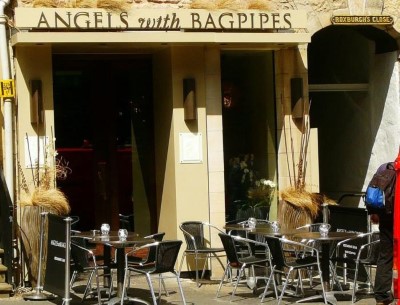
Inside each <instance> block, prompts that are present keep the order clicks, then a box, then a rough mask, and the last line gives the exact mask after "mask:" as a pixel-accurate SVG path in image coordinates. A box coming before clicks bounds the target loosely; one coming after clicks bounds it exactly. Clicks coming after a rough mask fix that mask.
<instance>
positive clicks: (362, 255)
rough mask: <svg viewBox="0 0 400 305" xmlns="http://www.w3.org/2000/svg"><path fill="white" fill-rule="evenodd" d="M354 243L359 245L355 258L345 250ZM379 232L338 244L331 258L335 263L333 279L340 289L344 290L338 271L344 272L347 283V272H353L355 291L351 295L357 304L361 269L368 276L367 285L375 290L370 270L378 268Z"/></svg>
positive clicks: (353, 301)
mask: <svg viewBox="0 0 400 305" xmlns="http://www.w3.org/2000/svg"><path fill="white" fill-rule="evenodd" d="M352 242H356V243H357V244H359V249H358V251H357V254H356V255H355V256H353V257H350V256H347V255H346V253H345V249H346V248H347V249H348V248H349V246H350V247H351V245H349V244H351V243H352ZM379 245H380V243H379V232H368V233H360V234H359V235H357V237H356V238H353V239H346V240H343V241H340V242H338V244H337V246H336V251H335V255H333V256H332V257H331V262H332V263H333V278H334V280H335V282H336V283H337V284H338V286H339V288H340V289H341V290H343V288H342V283H341V282H340V281H339V280H338V275H337V271H338V270H340V269H341V270H342V271H343V273H344V274H343V279H344V280H345V281H347V275H348V274H347V272H348V271H352V272H354V273H353V277H354V279H353V287H352V288H353V289H352V294H351V301H352V303H355V302H356V300H357V298H356V293H357V288H358V285H357V283H358V280H359V278H358V275H359V270H360V267H362V268H364V270H365V272H366V276H367V279H366V280H367V283H368V284H369V285H370V286H371V287H372V288H373V281H372V276H371V274H370V272H369V271H370V270H369V269H370V268H376V264H377V261H378V256H379Z"/></svg>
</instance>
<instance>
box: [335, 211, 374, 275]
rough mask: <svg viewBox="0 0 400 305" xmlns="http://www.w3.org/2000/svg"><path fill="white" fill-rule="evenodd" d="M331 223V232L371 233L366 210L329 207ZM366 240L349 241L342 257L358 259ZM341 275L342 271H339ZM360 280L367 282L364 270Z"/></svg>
mask: <svg viewBox="0 0 400 305" xmlns="http://www.w3.org/2000/svg"><path fill="white" fill-rule="evenodd" d="M328 208H329V223H330V224H331V226H332V227H331V231H342V232H345V231H346V232H359V233H366V232H369V222H368V213H367V210H366V209H365V208H354V207H343V206H340V205H329V206H328ZM362 243H365V240H361V241H360V240H357V239H356V240H354V241H349V242H347V243H346V244H344V245H343V247H342V250H343V252H342V253H339V255H340V256H344V255H345V256H346V257H349V258H356V257H357V253H358V250H359V249H360V247H361V245H362ZM337 271H338V273H339V274H341V270H337ZM348 277H349V278H354V277H353V272H349V274H348ZM358 279H359V280H362V281H363V280H366V273H365V270H364V269H363V268H361V269H360V270H359V275H358Z"/></svg>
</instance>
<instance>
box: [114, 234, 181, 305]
mask: <svg viewBox="0 0 400 305" xmlns="http://www.w3.org/2000/svg"><path fill="white" fill-rule="evenodd" d="M181 245H182V241H181V240H170V241H158V242H155V243H151V244H147V245H144V246H142V247H139V248H137V249H134V250H132V251H139V250H142V249H146V248H148V249H149V252H150V249H154V250H155V258H156V259H155V261H154V262H147V263H143V264H138V265H136V266H133V265H131V264H129V263H128V260H126V262H125V278H124V288H123V291H122V295H123V298H122V299H121V305H123V303H124V297H125V295H126V290H127V282H128V278H129V277H130V276H131V273H132V272H136V273H140V274H144V275H145V276H146V279H147V283H148V284H149V288H150V293H151V297H152V299H153V304H154V305H157V299H156V296H155V293H154V288H153V284H152V281H151V275H152V274H158V280H159V281H158V282H159V298H161V283H162V280H163V278H166V277H174V278H176V280H177V282H178V287H179V291H180V294H181V298H182V301H183V304H184V305H186V300H185V295H184V294H183V289H182V285H181V281H180V277H179V273H178V272H176V270H175V263H176V259H177V258H178V253H179V250H180V248H181ZM128 256H129V252H128V253H127V254H126V257H128ZM166 273H168V274H170V275H169V276H165V274H166Z"/></svg>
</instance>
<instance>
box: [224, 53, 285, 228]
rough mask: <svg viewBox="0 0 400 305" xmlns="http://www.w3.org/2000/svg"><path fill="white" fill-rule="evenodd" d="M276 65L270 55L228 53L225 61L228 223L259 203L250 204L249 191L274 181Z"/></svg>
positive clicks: (264, 212)
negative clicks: (263, 180)
mask: <svg viewBox="0 0 400 305" xmlns="http://www.w3.org/2000/svg"><path fill="white" fill-rule="evenodd" d="M273 62H274V57H273V52H272V51H260V52H259V51H247V52H243V51H230V52H225V53H223V54H222V57H221V76H222V97H223V100H222V117H223V137H224V162H225V190H226V192H225V194H226V199H225V205H226V206H225V209H226V213H227V220H229V221H233V220H235V219H239V218H242V217H243V218H245V217H248V212H249V204H250V205H251V204H252V203H253V202H255V200H256V198H254V200H249V199H250V198H249V194H248V191H249V190H250V188H253V187H254V186H255V185H256V183H258V182H259V181H260V179H266V180H272V181H274V180H275V175H276V168H277V166H276V150H275V146H276V141H275V134H276V120H275V91H274V86H275V83H274V65H273ZM257 181H258V182H257ZM257 208H258V207H257ZM258 210H260V211H259V212H257V214H259V215H257V216H258V218H264V219H265V218H268V217H269V207H267V206H266V205H263V206H260V207H259V208H258ZM242 212H243V213H242ZM239 214H240V215H239Z"/></svg>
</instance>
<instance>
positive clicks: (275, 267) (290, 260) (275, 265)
mask: <svg viewBox="0 0 400 305" xmlns="http://www.w3.org/2000/svg"><path fill="white" fill-rule="evenodd" d="M265 239H266V241H267V244H268V247H269V250H270V252H271V255H272V271H271V272H272V274H273V275H274V274H277V275H284V278H285V282H284V284H283V287H282V292H281V295H280V296H279V300H278V305H279V304H280V303H281V301H282V298H283V295H284V293H285V290H286V287H287V285H288V282H289V281H290V276H291V273H292V271H295V270H297V271H298V272H297V273H298V277H299V279H298V285H300V289H301V292H302V295H304V291H303V283H302V277H301V272H300V269H305V270H308V269H309V268H310V267H317V269H318V273H319V278H320V281H321V286H322V294H323V299H324V303H325V304H327V301H326V294H325V288H324V285H323V281H322V272H321V267H320V259H319V251H318V249H316V248H314V247H312V246H309V245H306V244H304V243H300V242H296V241H292V240H288V239H286V238H284V237H282V238H278V237H272V236H265ZM290 247H292V248H295V249H296V251H298V252H299V253H300V252H310V251H311V252H312V253H313V255H310V256H304V257H302V256H294V257H293V256H287V255H285V252H284V249H288V248H290ZM285 270H287V272H286V271H285ZM267 290H268V286H266V287H265V290H264V293H263V294H262V298H261V302H264V298H265V295H266V293H267Z"/></svg>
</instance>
